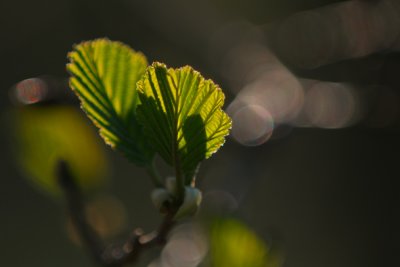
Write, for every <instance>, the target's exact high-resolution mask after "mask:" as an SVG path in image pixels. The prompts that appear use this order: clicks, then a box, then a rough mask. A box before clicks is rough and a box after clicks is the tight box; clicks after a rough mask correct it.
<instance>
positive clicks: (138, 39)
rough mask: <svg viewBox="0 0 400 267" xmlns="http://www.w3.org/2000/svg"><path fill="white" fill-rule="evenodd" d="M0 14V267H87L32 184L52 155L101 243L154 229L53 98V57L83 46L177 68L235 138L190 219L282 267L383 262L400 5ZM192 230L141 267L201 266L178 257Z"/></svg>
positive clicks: (134, 174) (117, 4) (207, 178)
mask: <svg viewBox="0 0 400 267" xmlns="http://www.w3.org/2000/svg"><path fill="white" fill-rule="evenodd" d="M0 14H1V15H0V33H1V42H0V55H1V56H0V58H1V59H2V64H1V79H0V88H1V90H0V119H1V121H0V148H1V153H0V177H1V185H0V240H1V242H0V266H15V267H19V266H21V267H22V266H32V267H34V266H61V267H62V266H72V265H73V266H76V267H80V266H90V265H91V262H90V259H89V257H88V256H87V255H86V254H85V253H84V252H82V250H81V248H80V247H79V245H78V246H77V243H79V242H78V241H77V237H76V234H74V231H73V229H72V227H71V225H70V223H69V222H68V218H67V215H66V212H65V209H64V203H63V201H62V198H61V197H59V196H57V192H56V191H57V188H56V186H55V185H54V183H53V184H52V182H49V181H48V180H46V179H45V178H43V180H40V181H39V180H37V179H36V180H35V178H34V177H33V176H34V175H33V176H32V175H31V174H32V173H33V174H35V175H37V176H40V175H42V176H41V177H50V178H48V179H51V176H52V175H53V173H52V167H51V166H52V165H51V164H53V163H54V162H51V160H47V159H46V157H49V158H51V157H50V156H49V155H48V154H46V153H47V152H46V151H50V150H51V149H56V148H57V149H58V150H60V151H61V150H62V153H64V154H63V155H68V159H69V160H70V161H76V162H82V160H84V163H85V164H83V165H82V166H80V168H81V169H80V170H81V172H80V175H82V176H84V177H86V181H85V183H84V184H83V185H84V186H85V185H88V187H91V185H93V184H95V185H97V184H106V186H105V187H103V189H102V190H100V191H96V193H92V197H91V198H90V200H89V204H88V213H89V216H90V217H91V218H92V219H91V220H92V221H93V223H94V224H97V226H96V227H97V229H98V231H99V232H101V233H102V234H103V235H104V236H105V238H106V239H107V238H118V237H120V236H124V235H126V233H127V232H128V231H129V230H131V229H133V228H135V227H139V226H140V227H143V228H144V230H146V231H150V230H152V229H153V228H155V227H156V226H157V224H158V222H159V221H160V217H159V215H158V214H157V211H156V210H155V209H154V208H153V206H152V204H151V202H150V198H149V194H150V191H151V189H152V185H151V182H150V179H149V178H148V177H147V176H146V174H145V173H144V172H143V170H141V169H140V168H137V167H135V166H134V165H132V164H130V163H129V162H128V161H127V160H126V159H125V158H123V157H122V156H121V155H119V154H118V153H115V152H113V151H112V150H111V149H110V148H109V147H107V146H105V145H104V144H103V143H102V141H101V140H100V138H99V137H98V136H97V134H96V129H95V128H94V126H92V124H91V123H90V122H89V120H88V119H86V118H85V117H84V115H83V113H82V112H81V111H80V109H79V103H78V101H77V99H76V98H75V96H74V95H73V94H72V93H71V91H70V90H69V89H68V83H67V79H68V74H67V73H66V70H65V64H66V62H67V59H66V55H67V53H68V51H70V50H71V49H72V45H73V44H74V43H79V42H81V41H82V40H89V39H93V38H98V37H108V38H110V39H111V40H119V41H122V42H124V43H126V44H128V45H130V46H131V47H133V48H134V49H135V50H139V51H142V52H143V53H144V54H145V55H146V56H147V57H148V59H149V62H152V61H154V60H157V61H161V62H165V63H166V64H167V65H168V66H171V67H179V66H183V65H191V66H193V67H194V68H195V69H197V70H199V71H200V72H201V73H202V74H203V75H204V76H205V77H207V78H211V79H213V80H214V81H215V82H217V83H218V84H220V86H221V87H222V88H223V90H224V92H225V93H226V95H227V100H226V104H225V109H226V110H227V112H228V113H229V114H230V115H231V116H232V118H233V123H234V126H233V129H232V134H231V137H229V138H228V140H227V142H226V144H225V145H224V147H223V148H222V149H221V151H220V152H219V153H217V154H216V155H214V156H213V157H212V158H211V159H210V160H209V161H208V162H206V163H204V164H203V166H202V169H201V171H200V174H199V176H198V186H199V188H200V189H201V190H202V191H203V194H204V205H203V209H202V211H201V212H200V216H201V214H204V213H205V214H213V216H217V217H221V216H223V217H225V216H226V217H229V218H235V220H238V221H240V225H246V227H248V229H247V230H246V231H251V233H253V234H255V236H257V237H253V236H252V237H251V238H249V240H250V239H251V240H253V239H254V238H256V239H257V241H256V243H257V242H259V243H260V242H261V243H263V244H264V245H265V246H267V247H268V249H270V250H271V251H275V252H276V254H278V255H279V262H280V264H278V265H281V266H285V267H321V266H324V267H325V266H326V267H336V266H340V267H358V266H360V267H361V266H362V267H369V266H371V267H372V266H393V264H394V263H395V262H398V256H397V251H398V248H399V247H398V240H399V238H400V235H399V225H400V224H399V223H400V222H399V219H398V218H399V216H398V215H399V214H398V213H399V209H398V205H397V204H395V203H399V199H398V198H399V194H398V183H397V179H398V178H399V177H400V169H399V158H398V157H399V156H398V155H399V149H400V139H399V133H400V131H399V130H400V88H399V87H400V75H399V70H400V56H399V50H400V39H399V36H400V35H399V34H400V2H399V1H396V0H381V1H379V0H374V1H361V0H359V1H356V0H353V1H334V0H298V1H290V0H247V1H240V0H229V1H228V0H204V1H200V0H197V1H195V0H171V1H161V0H146V1H136V0H114V1H103V0H96V1H94V0H58V1H50V0H36V1H1V2H0ZM56 137H57V138H56ZM53 139H54V140H53ZM57 140H64V141H62V142H61V141H57ZM59 142H61V143H59ZM21 144H23V145H22V148H21ZM43 144H44V145H43ZM43 146H48V147H50V148H48V150H44V152H43V151H40V149H41V148H42V147H43ZM24 149H25V150H24ZM58 150H57V151H58ZM57 153H58V152H57ZM60 153H61V152H60ZM33 159H34V160H33ZM28 172H29V173H30V175H27V173H28ZM32 177H33V178H32ZM25 178H27V179H25ZM48 192H51V193H48ZM51 195H54V196H51ZM222 226H224V224H222ZM193 227H194V226H193V225H189V224H188V225H184V226H182V227H181V228H180V230H179V229H178V230H179V231H181V232H179V231H178V230H177V232H178V234H176V235H177V236H178V237H182V236H184V237H185V238H186V237H187V236H188V235H189V238H188V239H184V238H181V239H179V238H175V239H172V241H174V242H172V241H171V243H169V245H167V247H166V249H165V250H164V251H163V252H162V256H161V258H160V259H159V260H156V261H152V259H156V257H157V255H158V252H157V253H154V254H151V255H147V256H145V257H144V259H143V260H142V262H141V265H140V266H151V267H156V266H164V267H165V266H198V264H199V262H202V261H203V260H204V261H203V263H200V264H203V265H201V266H208V263H207V260H206V255H207V252H210V251H211V252H212V251H213V247H212V245H207V244H205V243H207V242H203V241H201V242H200V241H198V242H197V243H196V244H195V245H193V244H192V247H195V249H192V250H190V244H189V245H187V243H185V242H189V241H188V240H198V239H199V238H197V237H198V235H199V234H198V233H197V232H196V231H194V230H193ZM235 227H236V228H235ZM240 227H241V226H237V225H236V224H233V226H232V225H229V224H228V226H226V227H220V229H219V228H217V230H218V229H219V230H218V231H217V232H221V231H223V230H221V229H242V228H240ZM243 227H244V226H243ZM182 229H183V230H182ZM185 229H186V230H185ZM188 229H189V230H188ZM182 231H183V234H182ZM235 231H236V230H235ZM240 231H242V230H240ZM240 231H239V230H238V231H237V232H240ZM243 231H244V230H243ZM194 232H196V238H193V235H194V234H193V233H194ZM203 237H204V236H203ZM218 238H219V237H218V236H217V237H215V235H214V236H212V237H211V238H210V240H219V239H218ZM200 239H201V238H200ZM177 240H178V241H179V240H181V241H182V240H186V241H185V242H183V241H182V242H183V243H182V242H181V241H179V242H178V241H177ZM201 240H203V239H201ZM216 242H217V241H216ZM230 242H237V241H230ZM249 242H250V243H251V242H252V241H249ZM244 244H246V243H244ZM257 244H258V243H257ZM264 245H262V246H264ZM244 247H246V246H243V247H240V248H238V250H245V248H244ZM256 247H257V246H256ZM258 247H260V246H258ZM171 248H172V250H171ZM168 249H169V250H168ZM174 249H175V251H176V250H177V249H178V250H179V249H181V250H182V251H185V249H186V250H189V252H190V253H192V254H193V255H194V256H193V258H190V259H183V260H182V262H185V261H184V260H186V261H189V262H190V263H188V262H186V263H182V262H173V260H171V259H170V258H171V257H172V258H174V259H176V256H171V255H174V254H171V253H172V252H170V251H174ZM259 249H260V248H259ZM190 253H189V255H192V254H190ZM196 253H197V254H196ZM181 254H182V253H181ZM185 255H188V254H185ZM146 257H147V258H146ZM214 264H215V265H216V263H214ZM254 266H255V265H254ZM274 266H275V265H274Z"/></svg>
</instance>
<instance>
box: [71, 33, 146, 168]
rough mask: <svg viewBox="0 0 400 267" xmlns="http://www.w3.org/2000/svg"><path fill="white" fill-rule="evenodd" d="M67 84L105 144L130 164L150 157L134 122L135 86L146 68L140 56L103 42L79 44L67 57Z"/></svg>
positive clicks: (144, 162) (141, 163) (138, 126)
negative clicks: (68, 76)
mask: <svg viewBox="0 0 400 267" xmlns="http://www.w3.org/2000/svg"><path fill="white" fill-rule="evenodd" d="M68 57H69V59H70V63H69V64H68V65H67V69H68V71H69V72H70V74H71V78H70V85H71V87H72V89H73V90H74V91H75V93H76V94H77V95H78V97H79V99H80V100H81V104H82V108H83V110H84V111H85V112H86V113H87V115H88V116H89V117H90V119H91V120H92V121H93V122H94V124H95V125H96V126H97V127H98V128H99V129H100V135H101V136H102V137H103V139H104V140H105V142H106V143H107V144H109V145H111V146H112V147H114V148H116V149H117V150H120V151H121V152H122V153H123V154H124V155H126V156H127V157H128V158H129V159H131V160H132V161H133V162H135V163H137V164H139V165H144V164H147V163H148V162H149V161H150V160H151V158H152V157H153V154H154V152H153V151H152V150H151V148H150V147H149V146H148V144H147V142H146V140H145V138H144V135H143V131H142V127H141V125H140V124H138V122H137V119H136V106H137V104H138V97H137V90H136V83H137V81H138V80H139V79H140V78H141V76H142V75H143V73H144V72H145V69H146V67H147V61H146V58H145V57H144V55H143V54H141V53H138V52H135V51H133V50H132V49H131V48H129V47H128V46H126V45H124V44H122V43H120V42H113V41H110V40H107V39H97V40H94V41H88V42H83V43H81V44H78V45H76V46H75V47H74V50H73V51H72V52H70V53H69V55H68Z"/></svg>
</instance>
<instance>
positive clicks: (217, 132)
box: [137, 62, 231, 182]
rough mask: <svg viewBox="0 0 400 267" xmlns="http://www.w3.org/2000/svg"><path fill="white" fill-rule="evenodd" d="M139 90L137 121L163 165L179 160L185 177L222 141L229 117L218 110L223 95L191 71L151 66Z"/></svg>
mask: <svg viewBox="0 0 400 267" xmlns="http://www.w3.org/2000/svg"><path fill="white" fill-rule="evenodd" d="M138 91H139V98H140V102H141V104H140V105H139V106H138V110H137V113H138V119H139V120H140V122H141V123H142V124H143V125H144V129H145V131H146V133H147V136H148V138H149V139H150V140H151V144H152V145H153V147H154V149H155V150H156V151H157V152H158V153H159V154H160V155H161V157H162V158H164V160H165V161H166V162H167V163H169V164H171V165H174V164H175V163H176V160H177V159H178V161H179V162H180V165H181V166H180V167H181V168H182V169H183V172H184V175H185V176H191V175H193V174H194V171H195V169H196V167H197V165H198V164H199V163H200V162H201V161H202V160H204V159H207V158H209V157H210V156H211V155H212V154H213V153H215V152H216V151H217V150H218V149H219V148H220V147H221V146H222V145H223V143H224V142H225V136H226V135H228V133H229V130H230V128H231V119H230V118H229V116H228V115H227V114H226V113H225V112H224V111H222V106H223V104H224V94H223V92H222V91H221V89H220V88H219V87H218V86H217V85H216V84H214V83H213V82H212V81H211V80H205V79H204V78H203V77H202V76H201V75H200V73H199V72H197V71H195V70H193V69H192V68H191V67H189V66H186V67H182V68H179V69H167V67H166V66H165V65H164V64H161V63H157V62H156V63H153V65H151V66H150V67H148V69H147V71H146V74H145V75H144V76H143V77H142V79H141V80H140V81H139V82H138ZM187 182H188V181H187Z"/></svg>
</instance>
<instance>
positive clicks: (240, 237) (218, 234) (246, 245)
mask: <svg viewBox="0 0 400 267" xmlns="http://www.w3.org/2000/svg"><path fill="white" fill-rule="evenodd" d="M210 242H211V262H212V266H215V267H279V266H281V260H280V258H278V257H277V255H274V254H272V253H271V251H270V250H269V248H268V247H267V245H266V244H265V243H264V242H263V241H262V240H261V239H260V238H259V237H258V236H257V235H256V234H255V233H254V232H253V231H252V230H251V229H249V228H248V227H247V226H246V225H244V224H243V223H241V222H239V221H237V220H234V219H219V220H217V221H216V222H214V224H213V225H212V228H211V237H210Z"/></svg>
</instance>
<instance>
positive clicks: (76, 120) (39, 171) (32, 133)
mask: <svg viewBox="0 0 400 267" xmlns="http://www.w3.org/2000/svg"><path fill="white" fill-rule="evenodd" d="M13 122H14V124H15V129H14V130H15V134H14V138H15V141H16V142H17V149H16V156H17V160H18V162H19V165H20V169H21V170H22V172H23V173H24V176H26V177H27V178H29V180H31V181H32V182H33V183H34V184H35V185H37V186H38V187H39V188H41V189H43V190H44V191H46V192H49V193H51V194H55V195H57V194H60V193H61V191H60V187H59V185H58V182H57V177H56V166H57V163H58V161H59V160H61V159H62V160H64V161H66V162H67V163H68V166H69V167H70V169H71V172H72V174H73V177H74V178H75V180H76V181H77V183H78V185H79V186H80V187H81V189H83V190H88V189H93V188H96V187H98V186H99V185H101V184H103V182H104V178H105V176H106V175H107V172H108V166H107V160H106V158H105V154H104V151H103V149H102V146H101V142H100V139H99V138H98V137H97V135H96V134H95V132H94V131H93V130H92V129H91V128H90V127H89V126H88V124H87V122H86V121H85V119H84V116H82V114H80V113H79V112H78V111H77V110H76V109H74V108H72V107H64V106H49V107H26V108H23V109H20V110H17V111H15V112H14V116H13Z"/></svg>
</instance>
